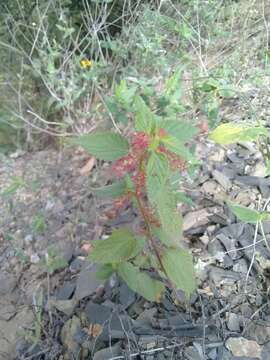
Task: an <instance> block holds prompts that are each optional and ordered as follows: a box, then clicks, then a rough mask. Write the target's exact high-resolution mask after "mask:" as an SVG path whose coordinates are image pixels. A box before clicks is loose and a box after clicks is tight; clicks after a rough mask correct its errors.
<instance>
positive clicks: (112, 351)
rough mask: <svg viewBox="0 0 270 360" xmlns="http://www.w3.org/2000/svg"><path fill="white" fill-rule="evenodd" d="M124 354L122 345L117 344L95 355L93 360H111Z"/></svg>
mask: <svg viewBox="0 0 270 360" xmlns="http://www.w3.org/2000/svg"><path fill="white" fill-rule="evenodd" d="M121 354H122V351H121V346H120V343H116V344H115V345H114V346H111V347H109V348H106V349H102V350H99V351H97V352H96V353H95V355H94V358H93V360H105V359H111V358H113V357H116V356H120V355H121Z"/></svg>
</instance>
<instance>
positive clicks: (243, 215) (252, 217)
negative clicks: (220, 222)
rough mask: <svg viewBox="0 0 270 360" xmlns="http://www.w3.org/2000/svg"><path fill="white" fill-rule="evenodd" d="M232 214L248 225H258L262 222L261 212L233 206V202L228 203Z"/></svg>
mask: <svg viewBox="0 0 270 360" xmlns="http://www.w3.org/2000/svg"><path fill="white" fill-rule="evenodd" d="M227 204H228V206H229V208H230V210H231V211H232V213H233V214H234V215H235V216H236V217H237V218H238V219H239V220H241V221H244V222H247V223H256V222H257V221H260V220H261V214H260V212H259V211H257V210H254V209H250V208H248V207H245V206H240V205H236V204H233V203H232V202H227Z"/></svg>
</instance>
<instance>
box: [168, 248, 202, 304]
mask: <svg viewBox="0 0 270 360" xmlns="http://www.w3.org/2000/svg"><path fill="white" fill-rule="evenodd" d="M161 260H162V264H163V266H164V268H165V270H166V274H167V276H168V277H169V279H170V280H171V281H172V283H173V284H174V285H175V286H176V287H177V289H181V290H183V291H184V292H185V294H186V296H187V297H189V296H190V295H191V294H192V293H193V291H194V290H195V288H196V284H195V273H194V266H193V260H192V255H191V254H190V253H189V252H188V251H187V250H185V249H165V250H164V252H163V254H161Z"/></svg>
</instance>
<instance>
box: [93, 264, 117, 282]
mask: <svg viewBox="0 0 270 360" xmlns="http://www.w3.org/2000/svg"><path fill="white" fill-rule="evenodd" d="M114 272H115V270H114V268H113V267H112V265H111V264H103V265H101V266H99V268H98V269H97V271H96V277H97V279H100V280H107V279H108V278H109V277H110V276H111V275H112V274H113V273H114Z"/></svg>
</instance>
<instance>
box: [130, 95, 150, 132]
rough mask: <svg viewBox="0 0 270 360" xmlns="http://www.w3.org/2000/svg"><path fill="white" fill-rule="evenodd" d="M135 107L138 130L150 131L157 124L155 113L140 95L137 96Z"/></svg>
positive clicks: (136, 127)
mask: <svg viewBox="0 0 270 360" xmlns="http://www.w3.org/2000/svg"><path fill="white" fill-rule="evenodd" d="M134 109H135V129H136V131H144V132H146V133H150V132H151V130H152V128H153V126H154V124H155V120H154V114H153V113H152V111H151V109H150V108H149V107H148V106H147V105H146V103H145V102H144V101H143V99H142V98H141V97H140V96H136V97H135V100H134Z"/></svg>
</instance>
